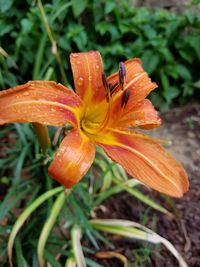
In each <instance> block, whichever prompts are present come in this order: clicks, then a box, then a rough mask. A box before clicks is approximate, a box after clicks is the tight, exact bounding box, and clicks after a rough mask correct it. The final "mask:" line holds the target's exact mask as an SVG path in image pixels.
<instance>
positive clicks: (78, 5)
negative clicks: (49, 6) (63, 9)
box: [71, 0, 88, 17]
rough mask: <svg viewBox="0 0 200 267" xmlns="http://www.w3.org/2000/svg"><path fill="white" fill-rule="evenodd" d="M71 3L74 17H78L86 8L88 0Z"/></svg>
mask: <svg viewBox="0 0 200 267" xmlns="http://www.w3.org/2000/svg"><path fill="white" fill-rule="evenodd" d="M71 2H72V11H73V14H74V17H78V16H79V15H80V14H81V13H83V11H84V10H85V8H86V7H87V3H88V0H81V1H79V0H72V1H71Z"/></svg>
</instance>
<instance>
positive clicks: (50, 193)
mask: <svg viewBox="0 0 200 267" xmlns="http://www.w3.org/2000/svg"><path fill="white" fill-rule="evenodd" d="M62 190H63V187H62V186H60V187H57V188H55V189H52V190H50V191H48V192H46V193H44V194H42V195H41V196H40V197H38V198H37V199H36V200H35V201H34V202H33V203H32V204H31V205H30V206H29V207H27V208H26V209H25V210H24V211H23V212H22V214H21V215H20V216H19V217H18V219H17V220H16V222H15V224H14V226H13V228H12V231H11V233H10V236H9V240H8V259H9V264H10V266H11V267H12V266H13V264H12V250H13V244H14V241H15V237H16V235H17V233H18V232H19V230H20V228H21V227H22V225H23V224H24V222H25V221H26V219H27V218H28V217H29V216H30V215H31V213H32V212H33V211H34V210H35V209H37V208H38V207H39V206H40V205H41V204H42V203H43V202H44V201H46V200H47V199H48V198H50V197H52V196H53V195H55V194H58V193H59V192H60V191H62Z"/></svg>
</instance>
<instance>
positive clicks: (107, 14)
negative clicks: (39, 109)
mask: <svg viewBox="0 0 200 267" xmlns="http://www.w3.org/2000/svg"><path fill="white" fill-rule="evenodd" d="M199 3H200V1H192V2H191V4H190V5H189V6H187V7H186V8H185V10H184V11H183V13H181V14H175V13H173V12H171V11H167V10H164V9H158V8H154V9H152V10H151V9H148V8H147V7H135V6H134V4H133V1H127V0H121V1H113V0H107V1H106V0H82V1H78V0H72V1H66V0H52V1H50V0H49V1H43V7H44V11H45V14H46V18H47V21H46V24H45V21H44V17H42V15H41V14H42V13H41V12H42V11H41V9H40V5H39V2H37V1H34V0H25V1H20V0H15V1H14V0H1V1H0V88H1V89H5V88H9V87H12V86H15V85H18V84H21V83H25V82H26V81H28V80H31V79H49V80H56V81H59V82H62V83H64V84H66V85H67V84H68V83H69V84H71V85H73V82H72V78H71V76H72V75H71V70H70V65H69V54H70V53H71V52H77V51H88V50H91V49H93V50H99V51H100V53H101V54H102V56H103V60H104V67H105V70H106V72H107V73H108V74H109V73H110V72H111V71H113V70H114V69H116V68H117V64H118V62H119V61H121V60H125V59H128V58H132V57H140V58H142V60H143V65H144V68H145V69H146V70H147V72H148V73H149V74H150V75H151V77H152V79H153V80H154V81H156V82H157V83H158V85H159V89H158V90H156V92H154V93H152V94H151V98H152V100H153V102H154V104H155V105H156V106H157V107H158V108H160V109H161V110H162V111H164V110H166V109H167V108H168V107H169V106H170V105H171V104H172V103H181V104H182V103H187V102H188V101H189V100H190V99H191V97H196V96H197V93H198V92H199V88H200V75H199V74H200V71H199V70H200V16H199V14H200V8H199V5H200V4H199ZM48 30H49V34H48ZM56 48H57V53H56V51H55V50H56Z"/></svg>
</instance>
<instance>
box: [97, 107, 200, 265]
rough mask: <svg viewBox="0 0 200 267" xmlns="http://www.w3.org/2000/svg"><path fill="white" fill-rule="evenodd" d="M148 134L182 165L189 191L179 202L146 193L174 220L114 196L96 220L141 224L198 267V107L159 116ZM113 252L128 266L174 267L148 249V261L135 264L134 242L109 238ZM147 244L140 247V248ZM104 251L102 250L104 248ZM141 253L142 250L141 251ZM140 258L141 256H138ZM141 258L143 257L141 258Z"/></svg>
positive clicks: (112, 262) (106, 262)
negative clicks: (160, 123)
mask: <svg viewBox="0 0 200 267" xmlns="http://www.w3.org/2000/svg"><path fill="white" fill-rule="evenodd" d="M152 135H153V136H154V137H157V138H161V139H165V140H166V142H167V143H168V145H167V146H165V147H166V149H168V150H169V151H170V152H171V153H172V154H174V156H175V157H176V158H177V159H178V160H179V161H181V162H182V163H183V165H184V167H185V168H186V170H187V172H188V175H189V179H190V190H189V192H188V193H186V194H185V195H184V197H183V198H181V199H173V200H171V199H170V198H168V197H166V196H163V195H161V194H158V193H156V192H153V191H148V190H146V192H147V193H148V194H149V195H150V196H151V197H152V198H153V199H155V200H156V201H159V202H160V204H162V205H163V206H164V207H166V208H167V209H168V210H169V211H171V212H172V213H173V214H174V218H172V217H169V216H166V215H163V214H161V213H158V212H155V211H153V210H149V209H148V208H147V207H145V206H144V205H142V204H141V203H140V202H138V201H136V200H135V199H133V198H132V197H130V195H128V194H126V193H123V194H118V195H115V196H114V197H112V198H110V199H109V200H108V201H106V202H105V203H104V208H103V210H101V211H99V212H98V217H102V218H118V219H129V220H133V221H136V222H139V221H140V222H143V223H144V222H145V221H146V225H147V226H148V227H149V228H151V229H153V230H155V231H156V232H157V233H158V234H160V235H161V236H163V237H165V238H167V239H168V240H169V241H171V242H172V243H173V244H174V245H175V247H176V248H177V250H178V251H179V252H180V253H181V254H182V256H183V257H184V259H185V261H186V262H187V264H188V266H189V267H198V266H200V204H199V203H200V202H199V201H200V177H199V173H200V104H190V105H188V106H185V107H179V108H174V109H171V110H170V111H169V112H167V113H166V114H165V115H164V116H163V126H161V127H160V128H158V129H155V130H153V132H152ZM112 242H114V244H115V245H116V250H117V251H118V252H121V253H122V254H124V255H125V256H127V257H128V258H129V260H133V261H132V262H134V263H132V264H131V266H144V267H153V266H155V267H176V266H178V263H177V262H176V260H174V258H173V256H171V255H170V253H169V252H168V251H166V250H165V249H162V248H161V247H157V248H155V247H154V248H153V247H152V246H151V248H152V253H151V254H150V259H149V261H148V260H146V261H145V262H144V263H141V262H139V258H138V254H137V258H138V264H137V263H135V260H136V254H134V250H136V251H140V249H139V248H140V247H141V245H140V246H139V245H138V243H135V242H134V243H130V242H128V241H122V239H119V238H116V237H115V238H114V239H113V237H112ZM145 246H146V248H147V250H146V251H147V253H146V254H147V255H146V257H147V259H148V245H146V244H143V248H144V247H145ZM105 249H106V248H105ZM143 254H144V250H143ZM141 256H142V255H141ZM142 257H143V258H144V255H143V256H142ZM99 262H100V263H101V264H102V265H103V266H105V267H106V266H107V267H120V266H123V265H122V263H120V261H118V260H101V261H99Z"/></svg>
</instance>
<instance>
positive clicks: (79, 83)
mask: <svg viewBox="0 0 200 267" xmlns="http://www.w3.org/2000/svg"><path fill="white" fill-rule="evenodd" d="M83 81H84V80H83V77H79V78H78V81H77V84H78V85H79V86H82V85H83Z"/></svg>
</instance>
